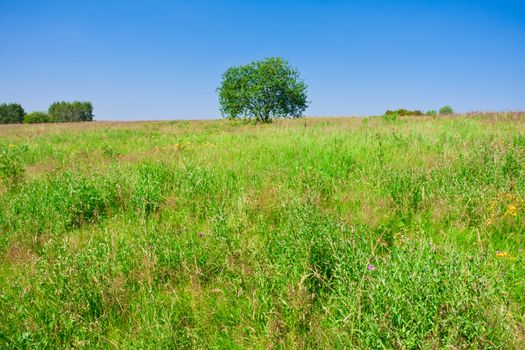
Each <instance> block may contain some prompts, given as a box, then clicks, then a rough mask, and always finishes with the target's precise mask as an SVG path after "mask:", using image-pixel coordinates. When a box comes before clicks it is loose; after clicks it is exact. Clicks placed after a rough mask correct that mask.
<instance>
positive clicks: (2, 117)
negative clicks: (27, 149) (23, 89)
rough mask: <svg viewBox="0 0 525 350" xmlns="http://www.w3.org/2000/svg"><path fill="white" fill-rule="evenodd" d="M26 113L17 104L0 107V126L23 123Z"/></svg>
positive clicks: (5, 104) (4, 104)
mask: <svg viewBox="0 0 525 350" xmlns="http://www.w3.org/2000/svg"><path fill="white" fill-rule="evenodd" d="M25 114H26V112H25V111H24V109H23V108H22V106H21V105H19V104H18V103H9V104H7V103H3V104H1V105H0V124H15V123H22V122H23V121H24V115H25Z"/></svg>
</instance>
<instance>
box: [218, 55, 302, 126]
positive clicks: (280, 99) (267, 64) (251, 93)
mask: <svg viewBox="0 0 525 350" xmlns="http://www.w3.org/2000/svg"><path fill="white" fill-rule="evenodd" d="M217 90H218V92H219V102H220V105H221V113H222V114H223V115H224V116H226V117H228V118H232V119H235V118H239V117H241V118H242V117H244V118H248V119H252V118H253V119H255V121H256V122H269V121H271V120H272V119H274V118H281V117H282V118H285V117H292V118H298V117H301V115H302V113H303V112H304V110H305V109H306V107H308V102H307V101H306V84H305V83H304V82H303V81H302V80H301V79H300V76H299V71H297V69H295V68H293V67H291V66H290V65H289V64H288V61H286V60H285V59H282V58H279V57H271V58H266V59H264V60H262V61H255V62H252V63H250V64H247V65H244V66H236V67H230V68H229V69H228V70H227V71H226V72H225V73H224V74H223V76H222V83H221V86H220V87H219V88H218V89H217Z"/></svg>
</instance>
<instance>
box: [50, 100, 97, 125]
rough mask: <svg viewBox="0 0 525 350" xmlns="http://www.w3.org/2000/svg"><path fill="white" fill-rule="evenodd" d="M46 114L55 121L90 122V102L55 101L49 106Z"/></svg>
mask: <svg viewBox="0 0 525 350" xmlns="http://www.w3.org/2000/svg"><path fill="white" fill-rule="evenodd" d="M47 112H48V114H49V117H50V118H51V120H53V121H56V122H90V121H92V120H93V106H92V105H91V102H78V101H74V102H64V101H62V102H55V103H53V104H52V105H51V106H49V109H48V111H47Z"/></svg>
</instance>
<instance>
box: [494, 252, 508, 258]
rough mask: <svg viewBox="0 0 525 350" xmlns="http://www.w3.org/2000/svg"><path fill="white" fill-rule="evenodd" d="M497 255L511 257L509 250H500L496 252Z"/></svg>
mask: <svg viewBox="0 0 525 350" xmlns="http://www.w3.org/2000/svg"><path fill="white" fill-rule="evenodd" d="M496 256H497V257H498V258H510V257H511V256H510V254H509V253H508V252H500V251H497V252H496Z"/></svg>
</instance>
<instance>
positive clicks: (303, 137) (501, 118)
mask: <svg viewBox="0 0 525 350" xmlns="http://www.w3.org/2000/svg"><path fill="white" fill-rule="evenodd" d="M524 166H525V114H519V113H504V114H482V115H469V116H451V117H425V116H419V117H397V118H395V119H393V118H380V117H377V118H315V119H309V118H307V119H297V120H277V121H275V122H273V123H270V124H259V125H254V124H251V123H246V122H243V121H232V120H220V121H174V122H144V123H138V122H136V123H131V122H128V123H113V122H91V123H76V124H58V123H57V124H40V125H11V126H0V321H1V322H0V348H16V349H23V348H31V349H34V348H77V347H79V348H82V347H84V348H116V349H122V348H203V349H204V348H270V349H272V348H273V349H279V348H286V349H289V348H291V349H294V348H295V349H308V348H311V349H330V348H345V347H346V348H358V349H438V348H449V349H476V348H477V349H523V348H525V327H524V324H525V319H524V316H525V288H524V287H525V285H524V283H525V278H524V277H525V264H524V263H525V261H524V258H525V253H524V251H523V249H525V233H524V232H525V227H524V226H525V169H524Z"/></svg>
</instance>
